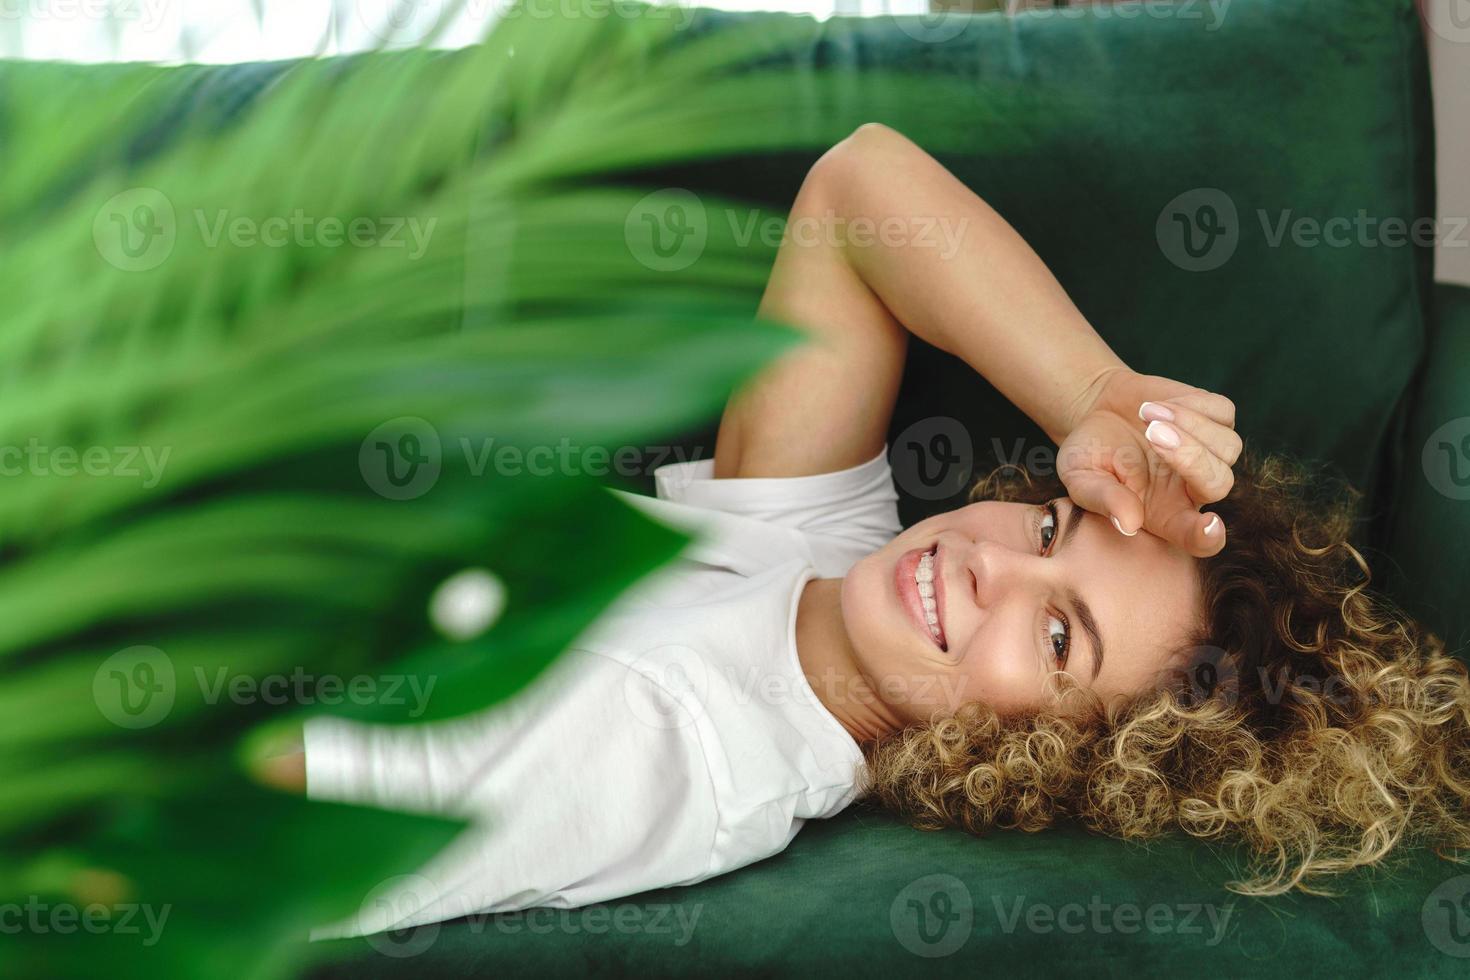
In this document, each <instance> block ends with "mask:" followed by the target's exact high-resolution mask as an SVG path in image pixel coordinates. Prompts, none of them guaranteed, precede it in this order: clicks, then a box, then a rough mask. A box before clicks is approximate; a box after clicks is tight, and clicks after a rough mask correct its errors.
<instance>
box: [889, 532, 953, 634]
mask: <svg viewBox="0 0 1470 980" xmlns="http://www.w3.org/2000/svg"><path fill="white" fill-rule="evenodd" d="M931 552H932V553H933V554H934V607H935V612H936V614H937V615H938V616H939V636H938V637H936V636H935V635H934V633H933V632H932V631H931V630H930V629H929V623H928V621H927V620H925V619H924V602H923V600H922V599H920V598H919V587H918V585H917V584H915V582H914V573H915V572H916V571H918V568H919V559H920V558H922V557H924V556H925V555H927V554H930V553H931ZM940 562H941V556H940V554H939V545H938V544H933V545H930V546H929V547H927V548H915V549H914V550H913V551H910V552H908V553H907V554H905V555H904V556H903V557H902V558H900V559H899V560H898V569H897V570H896V571H895V572H894V575H893V579H894V584H895V585H896V586H897V588H898V598H899V601H900V602H902V603H903V607H904V609H905V610H907V611H908V614H909V619H911V620H913V623H914V628H915V629H917V630H918V631H919V632H920V633H922V634H923V635H924V639H926V640H928V641H929V642H930V643H932V644H934V645H935V646H936V647H938V648H939V649H940V650H942V651H945V652H948V650H949V643H948V636H947V635H946V634H945V632H944V575H943V574H942V573H941V568H942V566H941V564H940Z"/></svg>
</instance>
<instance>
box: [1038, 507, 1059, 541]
mask: <svg viewBox="0 0 1470 980" xmlns="http://www.w3.org/2000/svg"><path fill="white" fill-rule="evenodd" d="M1037 533H1038V535H1039V536H1040V538H1041V553H1042V554H1046V552H1047V551H1048V550H1049V549H1050V548H1051V543H1052V541H1053V540H1055V539H1056V536H1057V505H1056V502H1055V501H1053V502H1050V503H1048V504H1047V505H1046V510H1045V511H1043V512H1042V515H1041V521H1040V524H1039V530H1038V532H1037Z"/></svg>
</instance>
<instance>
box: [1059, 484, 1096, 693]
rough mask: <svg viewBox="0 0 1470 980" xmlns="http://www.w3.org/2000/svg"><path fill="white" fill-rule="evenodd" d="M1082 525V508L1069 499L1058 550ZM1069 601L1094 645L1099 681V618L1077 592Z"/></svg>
mask: <svg viewBox="0 0 1470 980" xmlns="http://www.w3.org/2000/svg"><path fill="white" fill-rule="evenodd" d="M1081 523H1082V508H1081V507H1078V506H1077V505H1076V504H1074V503H1072V501H1071V499H1070V498H1069V499H1068V500H1067V526H1066V527H1064V528H1062V537H1061V540H1060V541H1058V542H1057V548H1058V550H1060V549H1061V548H1063V547H1065V546H1066V544H1067V539H1068V538H1070V537H1071V536H1072V533H1073V532H1074V531H1076V530H1077V526H1078V525H1079V524H1081ZM1067 601H1068V602H1069V603H1071V605H1072V610H1073V611H1074V612H1075V613H1076V614H1077V618H1078V619H1079V620H1080V621H1081V622H1082V629H1083V630H1084V631H1085V632H1086V633H1087V639H1088V640H1089V641H1091V643H1092V679H1093V680H1097V675H1098V672H1099V671H1101V670H1102V665H1103V641H1102V633H1101V632H1099V631H1098V628H1097V617H1095V616H1093V615H1092V607H1091V606H1089V605H1088V604H1087V603H1086V602H1085V601H1084V600H1083V598H1082V597H1081V596H1080V595H1078V594H1077V593H1076V591H1074V590H1072V589H1068V590H1067Z"/></svg>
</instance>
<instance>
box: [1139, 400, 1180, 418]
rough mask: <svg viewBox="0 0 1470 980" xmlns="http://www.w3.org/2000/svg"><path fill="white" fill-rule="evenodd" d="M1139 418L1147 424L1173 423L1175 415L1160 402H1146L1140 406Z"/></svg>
mask: <svg viewBox="0 0 1470 980" xmlns="http://www.w3.org/2000/svg"><path fill="white" fill-rule="evenodd" d="M1138 417H1139V418H1140V419H1142V420H1143V421H1145V422H1172V421H1174V413H1173V412H1172V411H1170V410H1169V407H1168V406H1167V405H1160V404H1159V403H1158V402H1144V403H1143V404H1142V405H1140V406H1138Z"/></svg>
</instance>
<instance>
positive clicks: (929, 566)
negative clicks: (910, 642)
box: [914, 553, 939, 640]
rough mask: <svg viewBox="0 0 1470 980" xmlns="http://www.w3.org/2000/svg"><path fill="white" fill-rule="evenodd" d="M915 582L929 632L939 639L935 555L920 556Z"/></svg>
mask: <svg viewBox="0 0 1470 980" xmlns="http://www.w3.org/2000/svg"><path fill="white" fill-rule="evenodd" d="M914 583H915V584H916V585H917V586H918V587H919V601H920V602H921V603H922V604H923V606H924V621H925V622H926V623H928V624H929V632H930V633H932V634H934V638H935V639H936V640H937V639H939V608H938V605H937V603H936V601H935V598H934V555H933V554H932V553H931V554H925V555H921V556H920V557H919V567H918V569H917V570H915V572H914Z"/></svg>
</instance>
